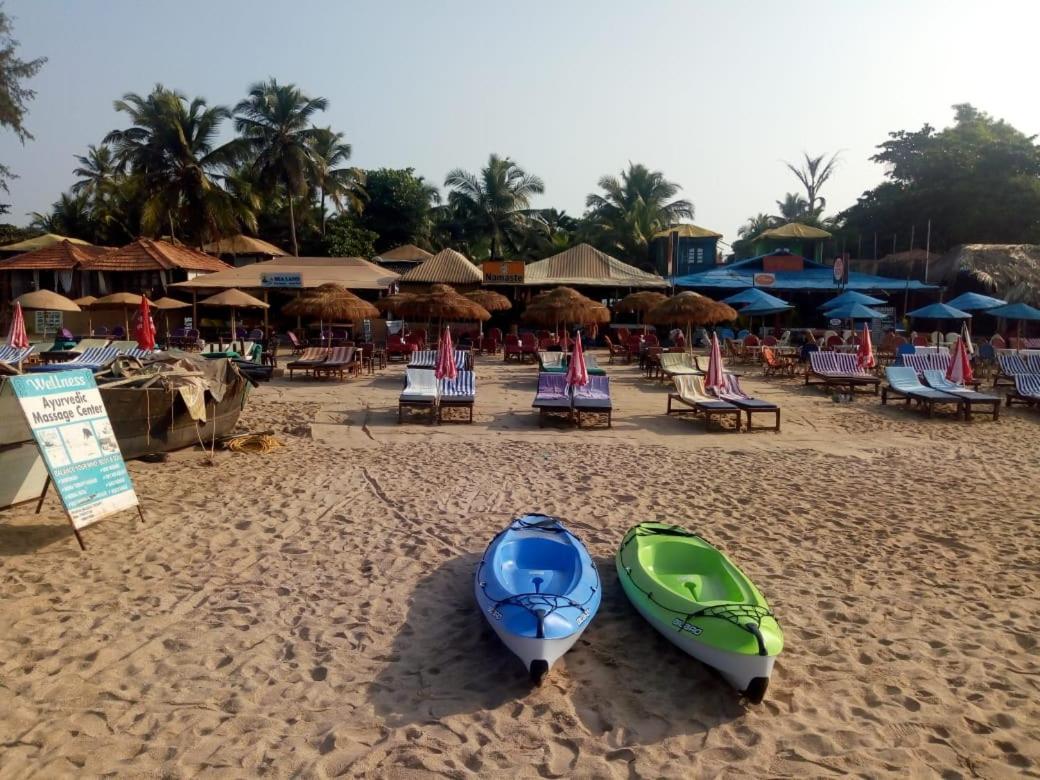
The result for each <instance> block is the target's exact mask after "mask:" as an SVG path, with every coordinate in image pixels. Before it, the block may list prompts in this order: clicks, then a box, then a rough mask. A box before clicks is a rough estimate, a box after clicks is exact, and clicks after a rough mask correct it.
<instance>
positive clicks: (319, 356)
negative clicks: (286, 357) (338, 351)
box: [285, 347, 329, 380]
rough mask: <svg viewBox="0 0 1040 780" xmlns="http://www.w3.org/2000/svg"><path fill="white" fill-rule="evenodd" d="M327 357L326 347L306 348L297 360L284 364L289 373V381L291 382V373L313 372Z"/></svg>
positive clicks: (327, 350) (327, 349)
mask: <svg viewBox="0 0 1040 780" xmlns="http://www.w3.org/2000/svg"><path fill="white" fill-rule="evenodd" d="M328 356H329V348H328V347H307V348H306V349H305V350H303V352H302V353H301V354H300V357H299V358H298V359H297V360H293V361H291V362H289V363H286V364H285V369H286V370H287V371H288V372H289V379H290V380H292V378H293V371H304V372H308V371H313V370H314V368H315V367H316V366H320V365H321V364H322V363H324V362H325V360H326V358H328Z"/></svg>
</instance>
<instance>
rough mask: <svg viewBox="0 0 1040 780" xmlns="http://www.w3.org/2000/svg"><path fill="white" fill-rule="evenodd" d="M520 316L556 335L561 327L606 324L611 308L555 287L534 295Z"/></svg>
mask: <svg viewBox="0 0 1040 780" xmlns="http://www.w3.org/2000/svg"><path fill="white" fill-rule="evenodd" d="M521 316H522V317H523V319H524V320H525V321H526V322H531V323H534V324H536V325H544V326H546V327H550V326H551V327H552V328H553V329H554V330H555V331H556V332H557V333H558V332H559V330H560V325H606V324H607V323H608V322H610V309H608V308H607V307H606V306H604V305H603V304H602V303H597V302H596V301H594V300H592V299H591V298H586V297H585V296H584V295H582V294H581V293H579V292H578V291H577V290H573V289H571V288H570V287H556V288H554V289H552V290H549V291H548V292H544V293H541V294H540V295H538V296H536V297H535V298H534V300H532V301H531V303H530V304H528V306H527V308H526V309H524V313H523V315H521Z"/></svg>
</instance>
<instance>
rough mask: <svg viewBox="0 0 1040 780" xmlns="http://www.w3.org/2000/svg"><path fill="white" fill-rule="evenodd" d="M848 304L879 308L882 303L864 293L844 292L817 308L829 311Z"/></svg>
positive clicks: (878, 299)
mask: <svg viewBox="0 0 1040 780" xmlns="http://www.w3.org/2000/svg"><path fill="white" fill-rule="evenodd" d="M848 303H859V304H862V305H863V306H880V305H881V304H882V303H884V301H883V300H881V299H880V298H873V297H871V296H869V295H865V294H864V293H861V292H856V291H855V290H846V291H845V292H843V293H842V294H841V295H839V296H838V297H837V298H831V299H830V300H829V301H827V302H826V303H824V304H822V305H820V306H819V307H817V308H820V309H823V310H824V311H830V310H831V309H836V308H837V307H839V306H844V305H845V304H848Z"/></svg>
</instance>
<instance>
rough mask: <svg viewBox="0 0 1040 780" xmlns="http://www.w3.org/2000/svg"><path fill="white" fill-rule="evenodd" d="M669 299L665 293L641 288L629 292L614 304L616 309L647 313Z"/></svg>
mask: <svg viewBox="0 0 1040 780" xmlns="http://www.w3.org/2000/svg"><path fill="white" fill-rule="evenodd" d="M667 300H668V296H667V295H665V294H664V293H659V292H654V291H653V290H640V291H639V292H634V293H629V294H628V295H626V296H625V297H624V298H622V299H621V300H620V301H618V302H617V303H616V304H614V310H615V311H631V312H638V313H640V314H645V313H646V312H648V311H650V310H651V309H652V308H654V307H655V306H660V305H661V304H662V303H664V302H665V301H667Z"/></svg>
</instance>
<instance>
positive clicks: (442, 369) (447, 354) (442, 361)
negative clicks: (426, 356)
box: [433, 325, 458, 379]
mask: <svg viewBox="0 0 1040 780" xmlns="http://www.w3.org/2000/svg"><path fill="white" fill-rule="evenodd" d="M433 375H434V376H435V377H437V378H438V379H445V378H447V379H454V378H455V377H457V376H458V369H457V368H456V366H455V345H454V344H452V343H451V326H450V325H445V326H444V335H443V336H442V337H441V342H440V344H439V345H438V346H437V364H436V365H435V366H434V368H433Z"/></svg>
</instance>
